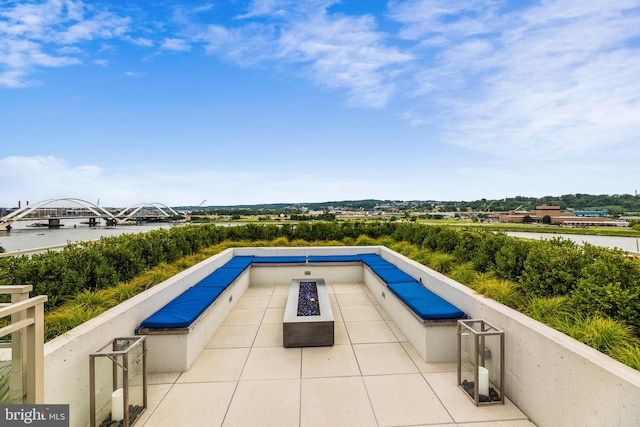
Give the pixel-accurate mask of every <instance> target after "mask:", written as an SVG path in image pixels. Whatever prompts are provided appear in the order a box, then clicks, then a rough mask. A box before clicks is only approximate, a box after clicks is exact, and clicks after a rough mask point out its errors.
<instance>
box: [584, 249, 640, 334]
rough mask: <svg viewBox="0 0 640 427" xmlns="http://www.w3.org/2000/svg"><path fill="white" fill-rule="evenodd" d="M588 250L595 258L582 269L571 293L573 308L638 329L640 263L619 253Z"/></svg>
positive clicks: (639, 315)
mask: <svg viewBox="0 0 640 427" xmlns="http://www.w3.org/2000/svg"><path fill="white" fill-rule="evenodd" d="M590 250H591V251H593V252H596V253H597V256H596V257H595V259H594V260H593V261H592V262H590V263H589V264H587V265H586V266H585V267H584V268H583V269H582V272H581V277H580V279H579V280H578V284H577V286H576V289H575V290H574V292H573V294H572V300H573V304H574V306H575V307H576V309H577V310H578V311H581V312H584V313H591V314H598V315H601V316H606V317H611V318H614V319H617V320H621V321H624V322H626V323H628V324H631V325H635V326H640V263H639V262H637V261H632V260H630V259H628V258H627V257H626V256H625V254H624V253H623V252H621V251H612V250H605V249H600V248H598V249H594V248H590Z"/></svg>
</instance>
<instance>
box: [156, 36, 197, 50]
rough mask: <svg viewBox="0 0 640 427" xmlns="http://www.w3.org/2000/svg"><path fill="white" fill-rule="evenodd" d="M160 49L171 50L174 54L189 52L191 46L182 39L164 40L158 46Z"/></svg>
mask: <svg viewBox="0 0 640 427" xmlns="http://www.w3.org/2000/svg"><path fill="white" fill-rule="evenodd" d="M160 48H161V49H164V50H172V51H176V52H186V51H189V50H191V44H190V43H189V42H188V41H187V40H184V39H176V38H165V39H164V41H163V42H162V44H161V45H160Z"/></svg>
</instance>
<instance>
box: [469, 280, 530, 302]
mask: <svg viewBox="0 0 640 427" xmlns="http://www.w3.org/2000/svg"><path fill="white" fill-rule="evenodd" d="M471 287H472V288H473V289H474V290H475V291H476V292H478V293H479V294H482V295H484V296H485V297H487V298H491V299H493V300H495V301H498V302H499V303H501V304H504V305H507V306H509V307H512V308H517V307H520V306H521V305H522V299H523V297H522V294H521V293H520V292H519V289H518V284H517V283H515V282H512V281H510V280H501V279H497V278H492V277H487V276H478V278H477V279H476V281H475V282H473V283H472V285H471Z"/></svg>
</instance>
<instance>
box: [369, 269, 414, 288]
mask: <svg viewBox="0 0 640 427" xmlns="http://www.w3.org/2000/svg"><path fill="white" fill-rule="evenodd" d="M371 270H372V271H373V272H374V273H376V274H377V275H378V277H380V278H381V279H382V281H383V282H385V283H387V284H389V283H403V282H411V281H414V280H416V279H414V278H413V277H411V276H409V275H408V274H407V273H405V272H404V271H402V270H400V269H399V268H398V267H396V266H395V265H390V266H373V267H371Z"/></svg>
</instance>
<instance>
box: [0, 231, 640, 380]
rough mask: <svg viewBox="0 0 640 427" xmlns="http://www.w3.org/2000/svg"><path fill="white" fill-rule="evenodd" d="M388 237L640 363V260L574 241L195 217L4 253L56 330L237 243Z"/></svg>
mask: <svg viewBox="0 0 640 427" xmlns="http://www.w3.org/2000/svg"><path fill="white" fill-rule="evenodd" d="M251 245H254V246H308V245H385V246H388V247H390V248H391V249H393V250H395V251H397V252H400V253H402V254H404V255H406V256H408V257H410V258H412V259H414V260H416V261H418V262H420V263H422V264H424V265H427V266H429V267H431V268H433V269H435V270H437V271H440V272H442V273H444V274H447V275H449V276H451V277H452V278H453V279H455V280H457V281H459V282H461V283H464V284H466V285H467V286H469V287H471V288H473V289H475V290H476V291H477V292H479V293H482V294H484V295H487V296H488V297H490V298H493V299H495V300H497V301H499V302H501V303H503V304H506V305H508V306H511V307H513V308H515V309H517V310H520V311H522V312H524V313H526V314H528V315H530V316H531V317H533V318H535V319H537V320H539V321H541V322H544V323H546V324H548V325H550V326H552V327H554V328H556V329H558V330H560V331H562V332H564V333H566V334H568V335H570V336H572V337H574V338H576V339H578V340H580V341H582V342H585V343H587V344H589V345H591V346H593V347H594V348H597V349H598V350H600V351H602V352H604V353H606V354H609V355H611V356H612V357H615V358H616V359H618V360H620V361H622V362H623V363H626V364H628V365H629V366H632V367H634V368H636V369H640V350H639V347H638V345H639V339H638V327H639V326H640V309H639V308H640V263H639V262H638V261H633V260H631V259H629V258H627V257H626V256H625V254H624V253H622V252H620V251H616V250H609V249H604V248H598V247H594V246H591V245H585V246H578V245H576V244H574V243H572V242H571V241H567V240H561V239H553V240H541V241H533V240H522V239H516V238H511V237H508V236H506V235H504V234H502V233H494V232H490V231H485V230H482V229H478V228H469V229H465V228H457V227H449V226H427V225H420V224H410V223H394V222H330V223H313V224H310V223H299V224H296V225H295V226H294V225H291V224H284V225H281V226H279V225H275V224H268V225H257V224H247V225H244V226H237V227H218V226H214V225H200V226H185V227H177V228H172V229H168V230H155V231H151V232H148V233H144V234H134V235H131V234H127V235H122V236H118V237H110V238H104V239H101V240H100V241H98V242H95V243H89V244H85V245H81V244H72V245H69V246H68V247H67V248H66V249H65V250H63V251H61V252H47V253H45V254H39V255H34V256H33V257H31V258H29V257H26V256H23V257H16V258H4V259H1V260H0V285H23V284H32V285H33V286H34V292H33V293H34V294H36V295H38V294H47V295H48V296H49V302H48V303H47V305H46V312H47V315H46V318H45V327H46V336H47V339H51V338H53V337H55V336H57V335H59V334H62V333H64V332H65V331H67V330H69V329H71V328H73V327H75V326H77V325H78V324H81V323H83V322H85V321H86V320H88V319H90V318H92V317H94V316H96V315H98V314H100V313H102V312H104V311H105V310H107V309H108V308H110V307H113V306H114V305H116V304H118V303H120V302H121V301H124V300H126V299H128V298H130V297H131V296H133V295H135V294H137V293H138V292H141V291H143V290H144V289H147V288H148V287H150V286H153V285H155V284H157V283H160V282H161V281H163V280H165V279H166V278H168V277H171V276H173V275H175V274H176V273H177V272H179V271H181V270H184V269H185V268H188V267H189V266H191V265H194V264H196V263H197V262H199V261H201V260H202V259H205V258H207V257H209V256H211V255H213V254H215V253H217V252H219V251H221V250H223V249H225V248H227V247H230V246H251Z"/></svg>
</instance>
